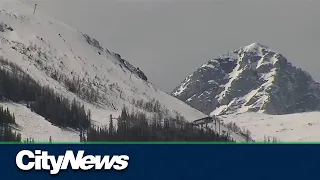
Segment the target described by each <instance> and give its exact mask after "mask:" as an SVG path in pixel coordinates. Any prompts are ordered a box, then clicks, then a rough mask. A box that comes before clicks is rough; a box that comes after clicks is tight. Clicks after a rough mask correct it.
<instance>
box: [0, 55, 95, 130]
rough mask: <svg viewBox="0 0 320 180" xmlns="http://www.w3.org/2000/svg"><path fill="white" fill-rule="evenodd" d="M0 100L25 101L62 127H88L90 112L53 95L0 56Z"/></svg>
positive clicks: (38, 112)
mask: <svg viewBox="0 0 320 180" xmlns="http://www.w3.org/2000/svg"><path fill="white" fill-rule="evenodd" d="M0 63H1V64H2V65H3V66H2V67H1V68H0V100H2V101H4V100H11V101H14V102H21V101H22V102H26V103H27V105H28V108H30V109H31V110H32V111H34V112H36V113H37V114H39V115H41V116H43V117H45V118H46V119H47V120H48V121H50V122H51V123H53V124H55V125H57V126H61V127H71V128H88V127H90V125H91V114H90V112H86V111H85V108H84V106H83V105H81V104H80V103H79V102H77V101H76V100H73V101H72V102H70V100H69V99H67V98H64V97H62V96H61V95H58V94H56V93H55V92H54V91H53V90H52V89H50V88H49V87H43V86H41V85H39V84H38V83H37V82H36V81H34V80H33V79H32V78H31V77H30V76H29V75H27V74H25V73H24V72H23V71H22V70H21V69H20V67H18V66H17V65H15V64H13V63H10V62H8V61H6V60H3V59H0Z"/></svg>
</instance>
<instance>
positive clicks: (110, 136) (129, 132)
mask: <svg viewBox="0 0 320 180" xmlns="http://www.w3.org/2000/svg"><path fill="white" fill-rule="evenodd" d="M116 121H117V122H116V124H117V127H114V125H113V118H112V117H111V119H110V121H109V122H110V123H109V126H107V127H94V126H91V127H90V128H89V129H88V131H87V132H86V133H81V134H80V141H82V142H86V141H87V142H95V141H224V142H226V141H233V139H231V138H230V137H229V136H228V135H219V134H218V133H216V132H214V130H211V129H203V128H199V127H195V126H193V125H192V124H191V123H188V122H186V121H185V120H184V119H183V118H182V117H179V116H176V117H174V118H166V119H160V118H159V116H157V115H154V117H153V118H148V117H147V116H146V114H145V113H142V112H134V111H132V112H129V111H128V110H127V108H126V107H124V108H123V109H122V112H121V115H120V116H119V117H118V118H117V119H116Z"/></svg>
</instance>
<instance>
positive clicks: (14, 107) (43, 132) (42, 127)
mask: <svg viewBox="0 0 320 180" xmlns="http://www.w3.org/2000/svg"><path fill="white" fill-rule="evenodd" d="M0 105H1V106H3V107H4V108H9V110H10V111H11V112H14V115H15V118H16V124H17V126H15V127H14V129H15V130H16V131H17V132H19V133H21V136H22V138H23V140H26V138H32V139H34V140H36V141H47V142H48V141H49V139H50V136H51V138H52V141H54V142H59V141H62V142H76V141H79V133H78V132H75V131H74V130H71V129H60V128H58V127H56V126H54V125H52V124H51V123H50V122H48V121H47V120H45V119H44V118H43V117H41V116H39V115H38V114H36V113H34V112H32V111H31V110H30V109H29V108H27V107H26V106H24V105H21V104H17V103H0Z"/></svg>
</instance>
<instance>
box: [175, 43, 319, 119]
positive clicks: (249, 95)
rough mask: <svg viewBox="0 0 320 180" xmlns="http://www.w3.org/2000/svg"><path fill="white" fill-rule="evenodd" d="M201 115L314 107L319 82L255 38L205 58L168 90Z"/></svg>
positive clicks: (283, 110) (317, 100)
mask: <svg viewBox="0 0 320 180" xmlns="http://www.w3.org/2000/svg"><path fill="white" fill-rule="evenodd" d="M171 94H172V95H173V96H175V97H177V98H178V99H180V100H182V101H185V102H186V103H188V104H189V105H190V106H192V107H194V108H197V109H198V110H200V111H202V112H204V113H206V114H215V115H219V114H226V113H227V114H230V113H242V112H248V111H249V112H250V111H252V112H263V113H268V114H290V113H294V112H305V111H314V110H319V108H320V106H319V105H320V84H319V83H317V82H316V81H314V80H313V79H312V77H311V75H310V74H309V73H307V72H305V71H303V70H301V69H300V68H296V67H295V66H293V65H292V64H291V63H290V62H289V61H288V60H287V59H286V58H285V57H284V56H283V55H282V54H280V53H278V52H276V51H274V50H272V49H270V48H269V47H268V46H265V45H262V44H260V43H257V42H254V43H252V44H249V45H247V46H243V47H240V48H238V49H235V50H232V51H229V52H227V53H225V54H222V55H220V56H219V57H218V58H215V59H212V60H209V61H208V62H207V63H205V64H203V65H202V66H201V67H199V68H198V69H197V70H196V71H195V72H193V73H192V74H190V75H189V76H188V77H187V78H186V79H185V80H184V81H183V82H182V83H181V84H180V85H179V86H178V87H177V88H175V89H174V90H173V92H172V93H171Z"/></svg>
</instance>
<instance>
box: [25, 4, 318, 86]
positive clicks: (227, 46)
mask: <svg viewBox="0 0 320 180" xmlns="http://www.w3.org/2000/svg"><path fill="white" fill-rule="evenodd" d="M29 1H30V3H33V2H34V1H37V2H38V10H40V11H43V12H45V13H47V14H49V15H52V16H53V17H54V18H56V19H57V20H62V21H64V22H65V23H67V24H69V25H71V26H73V27H74V28H76V29H78V30H80V31H83V32H86V33H88V34H90V35H91V36H93V37H95V38H96V39H98V40H99V41H100V42H101V43H103V44H104V45H106V47H107V48H109V49H110V50H112V51H114V52H117V53H119V54H120V55H121V56H122V57H123V58H124V59H126V60H128V61H130V62H132V64H134V65H135V66H138V67H140V68H141V69H142V70H143V71H144V72H145V73H146V75H147V76H148V78H149V79H150V81H151V82H153V83H154V84H155V85H157V86H158V87H159V88H161V89H163V90H164V91H166V92H171V91H172V90H173V89H174V88H175V87H176V86H177V85H179V83H180V82H181V81H182V80H183V79H184V78H185V77H186V76H188V75H189V74H190V73H192V72H193V71H194V70H195V69H196V68H198V67H199V66H200V65H201V64H203V63H205V62H207V61H208V60H210V59H212V58H215V57H217V56H219V55H220V54H223V53H225V52H227V51H229V50H232V49H235V48H238V47H241V46H245V45H248V44H251V43H252V42H259V43H261V44H264V45H267V46H269V47H270V48H271V49H273V50H276V51H278V52H280V53H282V54H283V55H284V56H286V57H287V59H288V60H289V61H290V62H292V63H293V64H294V65H296V66H298V67H301V68H302V69H304V70H306V71H308V72H309V73H310V74H311V75H312V76H313V77H314V79H315V80H317V81H320V57H319V53H320V0H314V1H312V0H206V1H204V0H193V1H191V0H189V1H187V0H186V1H184V0H171V1H170V0H131V1H129V0H126V1H125V0H46V1H44V0H29Z"/></svg>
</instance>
